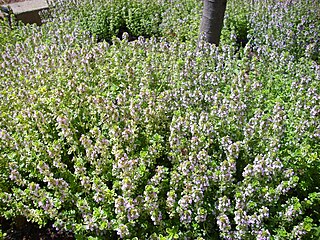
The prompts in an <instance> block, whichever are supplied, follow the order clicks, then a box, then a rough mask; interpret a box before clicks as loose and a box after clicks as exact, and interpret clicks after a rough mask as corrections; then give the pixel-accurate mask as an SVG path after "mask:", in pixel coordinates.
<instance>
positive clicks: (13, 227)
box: [0, 217, 75, 240]
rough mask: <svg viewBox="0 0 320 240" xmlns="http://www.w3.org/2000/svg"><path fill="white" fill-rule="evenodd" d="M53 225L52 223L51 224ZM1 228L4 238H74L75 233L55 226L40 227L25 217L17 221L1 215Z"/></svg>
mask: <svg viewBox="0 0 320 240" xmlns="http://www.w3.org/2000/svg"><path fill="white" fill-rule="evenodd" d="M49 226H51V224H49ZM0 229H1V231H2V233H3V234H5V236H4V238H3V239H4V240H60V239H61V240H62V239H63V240H73V239H75V237H74V235H73V234H72V233H70V232H64V231H57V230H56V229H54V228H53V227H47V228H39V227H38V225H36V224H34V223H31V222H27V220H26V219H25V218H23V217H20V218H19V217H18V218H16V219H15V221H14V222H13V221H11V220H6V219H4V218H1V217H0Z"/></svg>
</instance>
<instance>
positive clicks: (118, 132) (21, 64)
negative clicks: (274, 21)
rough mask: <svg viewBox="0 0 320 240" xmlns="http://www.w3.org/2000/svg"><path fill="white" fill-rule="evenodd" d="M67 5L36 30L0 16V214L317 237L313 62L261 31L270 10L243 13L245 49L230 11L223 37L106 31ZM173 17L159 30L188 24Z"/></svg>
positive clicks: (103, 226) (158, 231)
mask: <svg viewBox="0 0 320 240" xmlns="http://www.w3.org/2000/svg"><path fill="white" fill-rule="evenodd" d="M92 2H93V1H84V3H83V4H84V5H83V6H90V4H89V3H92ZM101 2H102V1H101ZM249 2H251V1H249ZM292 2H293V4H295V1H292ZM112 3H113V4H115V5H114V6H117V7H119V9H123V5H121V4H127V3H129V1H128V2H126V1H121V2H120V1H118V2H117V1H113V2H112ZM142 3H144V2H143V1H141V3H139V2H138V1H132V2H130V4H132V5H134V4H137V5H136V6H138V5H139V4H142ZM155 3H157V4H158V3H160V1H159V2H157V1H155ZM190 3H191V1H190ZM60 4H62V5H61V6H66V7H65V10H66V11H65V12H66V15H64V13H63V11H62V9H61V8H59V7H57V8H56V9H54V10H52V11H53V13H52V16H51V17H50V18H48V20H49V19H50V21H48V22H47V23H46V24H45V25H43V26H42V27H37V26H30V25H27V26H22V25H17V26H11V28H10V26H8V25H7V24H6V23H4V22H1V24H0V30H3V29H5V31H0V35H2V34H3V33H4V34H3V35H4V36H6V38H0V39H4V40H3V42H5V43H6V44H5V45H2V46H1V48H0V50H1V55H0V65H1V69H2V71H1V72H0V81H1V85H0V103H1V104H0V116H1V117H0V152H1V154H0V217H5V218H6V219H12V220H13V221H14V219H16V218H18V217H21V216H22V217H25V218H26V219H27V220H28V221H32V222H34V223H37V224H38V225H39V226H41V227H46V226H48V224H51V223H53V225H54V227H56V228H57V229H64V230H68V231H71V232H73V233H74V234H75V237H76V238H77V239H120V238H122V239H199V240H200V239H317V238H318V237H319V232H320V228H319V220H320V214H319V207H320V190H319V187H320V180H319V179H320V169H319V166H320V158H319V155H320V144H319V143H320V141H319V140H320V108H319V106H320V91H319V89H320V67H319V64H318V63H317V59H316V58H314V57H312V56H311V55H308V53H309V52H308V51H302V48H303V46H300V47H301V48H298V47H299V45H290V44H289V45H287V46H288V48H285V49H284V50H283V51H281V50H280V49H279V47H278V45H277V44H274V45H272V44H269V43H267V42H261V43H260V42H259V41H262V40H261V39H262V34H261V35H259V34H260V33H255V31H257V30H258V28H255V26H258V23H259V24H263V23H264V24H266V22H265V19H263V18H257V22H256V24H257V25H253V22H250V21H251V20H250V18H248V19H246V20H243V22H245V21H248V23H250V25H249V26H250V28H248V29H247V30H246V31H248V32H247V34H253V33H255V35H254V38H252V39H251V40H250V41H249V43H248V44H247V45H246V46H245V47H244V48H243V49H241V48H240V49H237V48H238V47H237V42H236V38H227V36H228V34H230V35H232V36H234V33H236V32H237V31H235V28H234V26H235V23H236V22H239V21H233V20H232V21H233V23H232V24H231V23H230V25H227V26H229V27H227V28H226V29H225V30H224V31H225V32H224V35H223V36H224V38H223V41H222V44H221V46H220V47H215V46H213V45H210V44H206V43H203V42H199V43H198V42H197V38H196V37H194V38H193V39H192V38H190V39H180V38H177V39H176V40H174V38H171V37H170V36H169V32H168V33H167V34H168V38H155V37H150V38H147V39H145V38H143V37H138V39H136V40H135V41H131V39H130V35H129V34H127V33H124V34H123V36H122V40H120V39H119V38H115V37H113V38H112V41H111V43H110V44H109V43H107V42H106V41H102V42H98V43H97V41H96V38H95V37H92V32H90V31H88V29H85V28H83V26H84V24H88V25H87V26H92V25H90V24H91V23H90V21H89V20H87V19H89V17H90V15H89V14H88V15H86V16H87V17H88V18H86V20H83V22H79V21H77V19H78V18H73V16H74V15H71V12H69V11H71V8H68V6H71V5H68V4H74V3H73V2H68V3H67V2H64V1H60ZM63 4H65V5H63ZM144 4H145V3H144ZM172 4H174V1H172ZM194 4H196V3H194ZM197 4H198V2H197ZM230 4H235V2H232V1H231V3H230ZM279 4H280V3H279ZM282 4H283V5H281V6H282V7H286V6H287V5H286V4H289V3H287V2H284V3H282ZM150 5H152V4H150ZM80 6H82V5H80ZM233 6H235V5H230V6H229V10H228V11H229V12H228V14H229V15H228V17H227V18H226V21H231V20H230V18H231V15H230V13H231V10H230V9H232V7H233ZM248 6H249V5H248ZM294 6H296V7H297V9H302V8H303V7H305V6H304V5H302V4H297V5H293V6H291V5H290V6H288V7H292V9H294ZM246 7H247V5H245V4H244V6H243V9H244V10H243V11H247V9H246ZM255 7H256V9H263V7H266V6H264V5H255ZM81 9H82V8H81V7H79V12H78V14H79V16H83V15H82V14H87V12H86V13H83V12H81V11H82V10H81ZM83 9H85V7H84V8H83ZM117 9H118V8H117ZM174 9H176V10H174ZM182 9H188V5H187V4H186V5H185V6H183V7H181V8H172V9H165V10H164V11H168V12H170V11H173V12H174V11H178V10H179V11H182ZM190 9H191V8H190ZM59 11H61V12H59ZM72 11H74V12H75V13H76V10H72ZM125 11H127V13H129V12H130V11H129V10H128V9H127V8H125ZM141 11H145V9H144V10H141ZM295 12H296V13H297V15H296V16H298V12H299V11H295ZM69 13H70V14H69ZM109 13H110V12H108V13H107V15H105V16H109V15H108V14H109ZM112 13H113V14H118V13H119V12H112ZM140 13H141V12H139V13H134V14H137V15H135V16H140V15H139V14H140ZM188 13H189V14H190V12H188ZM275 13H278V14H279V12H278V11H277V10H274V12H270V13H269V14H275ZM67 14H69V16H70V19H69V20H70V21H65V20H66V19H67V18H66V17H67ZM72 14H73V13H72ZM131 14H133V13H131ZM134 14H133V15H130V16H132V19H133V18H134V17H133V16H134ZM181 14H182V15H183V14H186V13H181ZM186 15H187V14H186ZM163 16H164V15H162V19H164V17H163ZM234 16H235V15H234ZM237 16H238V15H237ZM241 16H243V15H241ZM177 18H179V17H177V16H174V17H173V18H172V19H173V20H172V22H170V23H169V24H168V25H163V27H164V28H165V27H166V26H167V27H168V29H169V28H171V27H170V26H176V28H174V29H175V30H176V32H177V33H179V34H180V33H181V36H186V34H185V33H184V29H185V27H186V26H183V27H181V26H180V25H179V23H176V24H177V25H174V24H175V19H177ZM192 18H193V16H190V19H192ZM240 18H242V17H240ZM112 19H114V18H112ZM145 19H146V21H149V20H150V19H149V20H148V18H147V17H146V18H145ZM228 19H229V20H228ZM234 19H236V17H234ZM242 19H244V18H242ZM279 19H280V20H279V22H280V21H281V22H284V19H285V20H286V21H289V20H288V19H287V18H279ZM308 19H310V22H312V21H313V20H312V19H313V15H312V14H311V15H310V17H308ZM314 19H315V18H314ZM167 20H168V21H169V17H167ZM121 21H124V22H125V21H127V19H122V20H121ZM152 21H153V20H152ZM241 21H242V20H241ZM259 21H260V22H259ZM314 21H315V20H314ZM125 24H126V25H125V26H126V27H129V26H134V27H133V29H138V27H136V26H138V25H139V26H142V25H143V24H142V22H139V21H137V22H136V21H135V20H132V22H130V24H131V25H130V24H129V22H126V23H125ZM240 25H241V24H240ZM240 25H239V26H240ZM244 25H245V24H242V25H241V26H244ZM114 26H116V25H114ZM117 26H118V25H117ZM119 26H120V25H119ZM146 26H147V25H146ZM194 26H195V25H194ZM180 27H181V28H180ZM92 29H93V28H92ZM95 29H99V27H98V26H97V28H95ZM147 29H148V31H152V29H151V28H150V29H149V28H147ZM239 29H240V28H239ZM242 29H244V28H242ZM261 31H262V32H263V31H265V29H262V30H261ZM310 31H311V32H312V31H313V30H311V29H310ZM7 33H9V34H7ZM312 33H313V32H312ZM10 34H11V35H10ZM114 34H118V33H112V34H110V35H108V36H111V35H114ZM270 34H275V35H272V36H273V38H274V39H278V40H279V41H280V40H281V39H282V40H283V42H285V40H286V38H285V35H284V34H280V33H278V32H276V33H274V32H270ZM313 34H314V33H313ZM150 35H152V34H150ZM244 35H245V34H244ZM244 35H243V36H244ZM11 36H12V37H11ZM15 36H21V37H19V38H15ZM239 36H240V35H239ZM309 36H310V35H306V36H305V38H304V39H308V38H309ZM249 37H250V36H249ZM268 37H271V35H270V36H268ZM10 38H12V42H10V41H9V39H10ZM301 38H303V37H301ZM129 40H130V41H129ZM181 40H183V41H185V42H182V41H181ZM309 41H310V42H312V44H316V43H317V41H318V39H316V38H314V39H312V38H310V39H309ZM308 44H311V43H308ZM292 46H294V47H292ZM295 47H297V48H295ZM293 49H298V50H296V51H293ZM291 50H292V51H291ZM314 50H316V47H315V48H314ZM313 53H314V54H315V55H316V54H317V53H316V51H314V52H313ZM1 234H2V233H1V231H0V236H1Z"/></svg>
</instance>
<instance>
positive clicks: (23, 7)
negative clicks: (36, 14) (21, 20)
mask: <svg viewBox="0 0 320 240" xmlns="http://www.w3.org/2000/svg"><path fill="white" fill-rule="evenodd" d="M7 6H9V7H10V8H11V10H12V12H13V13H14V14H15V15H19V14H22V13H27V12H33V11H40V10H44V9H48V8H49V6H48V3H47V1H46V0H32V1H24V2H17V3H11V4H8V5H7Z"/></svg>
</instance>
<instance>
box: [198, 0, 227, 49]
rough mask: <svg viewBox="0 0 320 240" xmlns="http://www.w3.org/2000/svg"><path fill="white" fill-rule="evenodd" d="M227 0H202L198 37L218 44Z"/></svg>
mask: <svg viewBox="0 0 320 240" xmlns="http://www.w3.org/2000/svg"><path fill="white" fill-rule="evenodd" d="M226 7H227V0H204V7H203V13H202V20H201V25H200V37H202V39H203V40H204V41H206V42H209V43H214V44H216V45H219V42H220V35H221V30H222V26H223V19H224V13H225V11H226Z"/></svg>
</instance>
